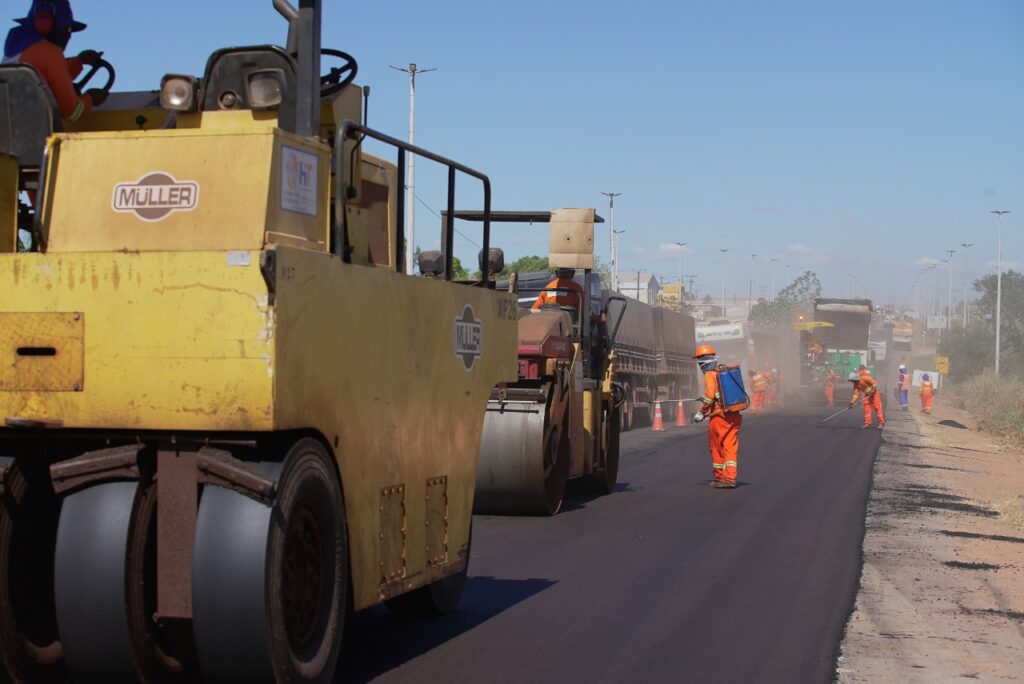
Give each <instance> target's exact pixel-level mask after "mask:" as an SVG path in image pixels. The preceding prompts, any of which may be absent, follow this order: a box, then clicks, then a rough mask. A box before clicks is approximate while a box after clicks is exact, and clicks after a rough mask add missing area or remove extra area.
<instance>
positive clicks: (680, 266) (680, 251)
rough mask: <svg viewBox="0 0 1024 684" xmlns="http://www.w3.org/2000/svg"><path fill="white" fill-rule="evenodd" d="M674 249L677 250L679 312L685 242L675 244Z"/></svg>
mask: <svg viewBox="0 0 1024 684" xmlns="http://www.w3.org/2000/svg"><path fill="white" fill-rule="evenodd" d="M676 247H678V248H679V310H680V311H682V310H683V247H686V243H685V242H677V243H676Z"/></svg>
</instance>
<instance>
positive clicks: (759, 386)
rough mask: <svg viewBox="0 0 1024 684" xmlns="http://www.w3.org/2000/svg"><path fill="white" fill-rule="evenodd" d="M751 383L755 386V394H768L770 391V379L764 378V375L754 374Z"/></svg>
mask: <svg viewBox="0 0 1024 684" xmlns="http://www.w3.org/2000/svg"><path fill="white" fill-rule="evenodd" d="M750 383H751V384H752V385H753V386H754V391H755V392H767V391H768V378H766V377H765V376H764V373H759V372H756V371H755V372H754V377H752V378H751V379H750Z"/></svg>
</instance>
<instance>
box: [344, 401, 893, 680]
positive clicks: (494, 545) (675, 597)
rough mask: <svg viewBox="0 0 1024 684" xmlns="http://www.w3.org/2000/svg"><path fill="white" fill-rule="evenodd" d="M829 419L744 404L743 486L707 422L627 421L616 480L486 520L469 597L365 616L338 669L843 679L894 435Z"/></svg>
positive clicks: (541, 676) (351, 629)
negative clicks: (882, 447) (876, 473)
mask: <svg viewBox="0 0 1024 684" xmlns="http://www.w3.org/2000/svg"><path fill="white" fill-rule="evenodd" d="M826 415H828V411H826V410H825V409H813V408H802V409H799V408H797V409H787V410H786V411H785V412H782V413H778V414H773V415H772V414H770V415H764V416H747V417H746V418H745V420H744V425H743V428H742V429H741V432H740V459H739V464H740V465H739V480H740V482H741V485H740V487H738V488H737V489H735V490H716V489H712V488H710V487H708V485H707V481H708V479H709V478H710V477H711V465H710V458H709V456H708V450H707V437H706V432H705V429H704V427H703V426H697V427H690V428H669V430H668V432H664V433H652V432H650V431H649V430H642V431H634V432H630V433H627V434H625V435H623V440H622V448H623V454H622V461H621V468H620V471H619V482H620V485H619V491H617V492H616V493H615V494H612V495H611V496H607V497H600V498H589V497H575V498H570V500H569V501H568V502H567V505H566V509H565V510H564V511H563V512H562V513H560V514H559V515H557V516H555V517H553V518H512V517H510V518H501V517H488V516H477V517H476V518H475V519H474V533H473V551H472V560H471V564H470V579H469V581H468V583H467V586H466V591H465V594H464V595H463V599H462V604H461V606H460V609H459V611H457V612H456V613H455V614H452V615H449V616H445V617H442V618H436V619H429V620H417V619H404V618H403V619H400V618H396V617H393V616H392V615H391V614H390V613H389V612H388V611H387V609H385V608H383V607H380V608H375V609H373V610H370V611H367V612H364V613H361V614H359V615H357V616H355V618H354V619H352V621H351V622H350V623H349V625H348V626H347V629H346V631H347V633H348V637H347V639H346V643H345V647H344V652H343V656H342V658H343V660H342V663H341V668H340V669H341V671H340V673H339V681H346V682H348V681H356V682H359V681H370V680H374V681H381V682H445V683H449V682H474V683H475V682H744V683H745V682H829V681H831V679H832V673H833V669H834V659H835V655H836V649H837V647H838V643H839V640H840V638H841V636H842V630H843V627H844V625H845V623H846V619H847V616H848V614H849V611H850V609H851V607H852V604H853V599H854V595H855V592H856V588H857V579H858V576H859V574H860V564H861V541H862V538H863V534H864V511H865V504H866V500H867V494H868V490H869V488H870V482H871V471H872V464H873V462H874V458H875V452H876V451H877V449H878V445H879V442H880V436H879V433H878V432H877V431H876V430H861V429H860V427H859V426H860V423H861V422H862V417H863V416H862V413H861V410H860V407H858V408H857V409H855V410H853V411H850V412H849V413H847V414H844V415H843V416H840V417H839V418H837V419H835V420H834V421H832V422H831V423H828V424H826V426H824V427H817V424H818V421H819V420H821V419H822V418H823V417H825V416H826Z"/></svg>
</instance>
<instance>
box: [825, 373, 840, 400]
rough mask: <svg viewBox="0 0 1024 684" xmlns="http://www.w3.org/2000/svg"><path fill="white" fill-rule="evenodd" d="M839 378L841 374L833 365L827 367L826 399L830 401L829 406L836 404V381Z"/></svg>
mask: <svg viewBox="0 0 1024 684" xmlns="http://www.w3.org/2000/svg"><path fill="white" fill-rule="evenodd" d="M837 380H839V376H838V375H837V374H836V372H835V371H834V370H832V367H831V366H826V368H825V401H827V402H828V405H829V406H835V405H836V381H837Z"/></svg>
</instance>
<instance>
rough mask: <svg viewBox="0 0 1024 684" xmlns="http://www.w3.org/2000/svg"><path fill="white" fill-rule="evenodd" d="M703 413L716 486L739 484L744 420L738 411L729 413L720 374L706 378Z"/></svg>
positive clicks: (709, 372) (714, 373) (715, 373)
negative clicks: (741, 432) (706, 424)
mask: <svg viewBox="0 0 1024 684" xmlns="http://www.w3.org/2000/svg"><path fill="white" fill-rule="evenodd" d="M701 401H702V402H703V405H702V406H701V409H700V410H701V413H703V414H704V415H706V416H708V445H709V446H710V447H711V468H712V472H713V474H714V476H715V480H716V481H717V482H723V483H726V484H736V462H737V459H738V458H739V453H740V425H742V424H743V416H741V415H740V414H739V412H738V411H729V412H726V411H725V409H723V407H722V406H723V405H722V393H721V391H720V390H719V384H718V371H717V370H713V371H708V372H707V373H705V374H704V396H703V397H701Z"/></svg>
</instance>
